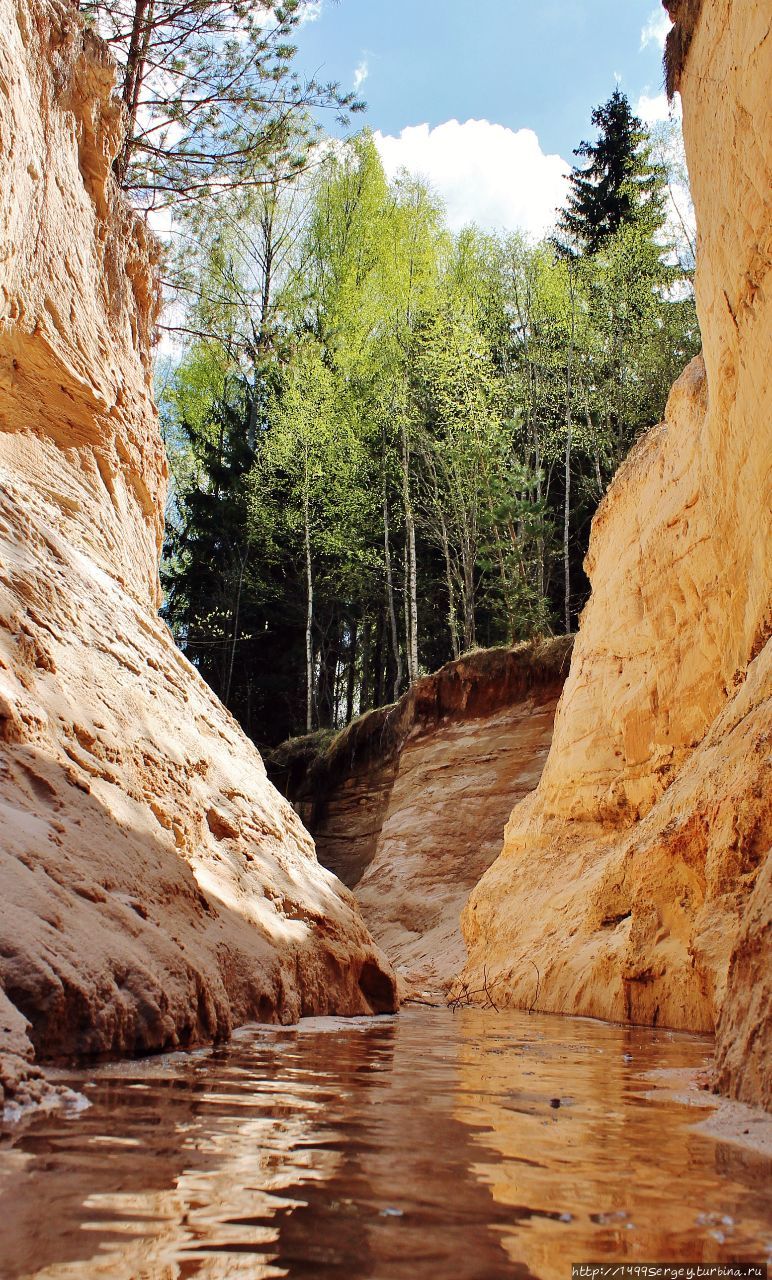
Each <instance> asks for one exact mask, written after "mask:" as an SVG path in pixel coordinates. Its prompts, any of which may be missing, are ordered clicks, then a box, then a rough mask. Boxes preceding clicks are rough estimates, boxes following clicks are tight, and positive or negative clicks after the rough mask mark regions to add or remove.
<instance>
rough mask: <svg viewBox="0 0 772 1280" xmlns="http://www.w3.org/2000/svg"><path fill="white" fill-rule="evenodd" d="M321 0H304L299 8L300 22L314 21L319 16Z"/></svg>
mask: <svg viewBox="0 0 772 1280" xmlns="http://www.w3.org/2000/svg"><path fill="white" fill-rule="evenodd" d="M322 4H323V0H305V4H303V5H302V6H301V9H300V21H301V22H316V19H317V18H319V17H321V13H322Z"/></svg>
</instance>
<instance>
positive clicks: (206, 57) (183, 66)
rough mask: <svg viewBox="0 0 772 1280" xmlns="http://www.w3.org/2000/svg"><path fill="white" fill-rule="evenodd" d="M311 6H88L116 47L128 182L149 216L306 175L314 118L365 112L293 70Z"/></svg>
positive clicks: (212, 1) (121, 176)
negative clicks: (311, 114) (323, 112)
mask: <svg viewBox="0 0 772 1280" xmlns="http://www.w3.org/2000/svg"><path fill="white" fill-rule="evenodd" d="M306 4H307V0H281V2H277V0H84V3H83V4H82V6H81V9H82V12H83V13H84V14H85V16H86V19H87V20H88V21H90V22H92V23H93V24H94V26H95V27H96V28H97V30H98V31H99V33H100V34H101V35H102V36H103V37H104V39H105V40H106V41H107V43H108V44H109V45H110V48H111V50H112V53H113V55H114V57H115V60H116V62H117V65H118V92H119V94H120V97H121V100H122V103H123V106H124V109H125V118H126V123H127V130H126V137H125V142H124V145H123V149H122V151H121V153H120V155H119V156H118V158H117V159H116V162H115V170H116V175H117V177H118V180H119V182H120V183H121V184H122V186H124V187H125V188H126V189H127V190H130V191H131V192H132V193H133V194H134V197H135V199H136V200H137V201H138V203H140V204H141V205H142V206H143V207H145V208H158V207H164V206H168V205H173V206H174V207H175V208H176V209H177V210H178V211H179V209H180V207H181V206H184V205H185V204H189V203H191V202H193V203H195V202H197V201H199V200H204V201H207V202H210V203H211V202H212V200H213V199H214V197H215V195H218V196H219V195H222V193H224V192H225V193H227V192H229V191H231V190H233V189H239V190H244V189H245V188H246V187H250V186H254V187H258V188H259V187H260V186H262V185H263V183H264V182H265V181H266V179H267V178H270V177H271V176H272V175H273V176H275V175H276V174H278V173H285V174H286V173H289V172H292V171H293V170H296V169H300V168H302V167H303V165H304V164H305V161H306V159H307V154H308V146H309V143H310V141H311V140H312V138H313V136H314V131H313V130H312V129H311V128H310V126H309V124H308V111H309V109H311V108H319V107H321V108H329V109H332V110H334V111H335V112H336V113H338V114H339V115H341V114H342V116H343V117H346V116H347V115H348V113H349V112H351V111H358V110H361V109H362V108H363V103H361V102H360V101H358V100H357V99H356V97H355V95H354V94H352V93H342V92H341V91H340V88H339V86H338V85H336V84H322V83H319V82H317V81H316V80H313V79H312V80H310V81H307V80H305V79H303V78H302V77H301V76H300V75H299V73H298V72H297V71H296V70H295V68H294V65H293V60H294V56H295V51H296V50H295V46H294V44H293V38H294V35H295V32H296V30H297V27H298V24H299V23H300V22H301V21H302V18H303V11H304V8H305V7H306Z"/></svg>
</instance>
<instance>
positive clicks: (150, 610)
mask: <svg viewBox="0 0 772 1280" xmlns="http://www.w3.org/2000/svg"><path fill="white" fill-rule="evenodd" d="M112 82H113V73H112V67H111V64H110V60H109V57H108V56H107V54H106V52H105V49H104V46H102V45H101V43H100V42H99V41H98V40H97V39H96V38H95V37H94V36H92V35H91V34H89V33H88V32H87V31H86V30H85V29H84V27H83V25H82V23H81V21H80V18H79V16H78V14H77V13H76V11H75V10H74V8H73V7H72V6H70V5H69V4H63V3H59V0H0V154H1V155H2V159H3V171H2V172H3V181H2V186H1V187H0V816H1V818H2V831H3V838H2V849H1V850H0V859H1V860H2V884H3V912H2V924H0V983H1V984H2V988H3V990H4V993H5V994H4V995H2V993H0V998H1V999H2V1009H3V1018H2V1020H0V1050H1V1051H2V1059H1V1061H0V1066H1V1067H2V1071H0V1075H2V1078H3V1080H4V1082H5V1086H6V1089H7V1092H8V1093H10V1094H14V1093H18V1094H19V1095H20V1096H23V1094H24V1092H25V1089H26V1092H27V1093H28V1094H29V1092H30V1090H31V1091H32V1092H34V1091H35V1088H36V1086H35V1085H34V1083H33V1084H32V1085H30V1084H29V1082H28V1083H27V1084H26V1085H23V1084H22V1081H23V1080H24V1077H25V1076H26V1077H29V1076H30V1074H31V1072H30V1068H29V1065H28V1060H29V1058H30V1057H31V1056H32V1054H33V1050H34V1051H35V1052H36V1053H37V1054H38V1055H42V1056H45V1055H51V1054H61V1053H70V1052H76V1051H77V1052H90V1053H97V1052H109V1053H122V1052H128V1053H136V1052H139V1051H142V1050H153V1049H160V1048H166V1047H170V1046H175V1045H185V1044H190V1043H195V1042H196V1041H199V1040H201V1039H207V1038H212V1037H217V1036H221V1035H224V1034H227V1032H228V1031H229V1030H230V1028H231V1026H232V1025H233V1024H234V1023H236V1022H238V1021H241V1020H244V1019H247V1018H254V1017H259V1018H267V1019H281V1020H291V1019H295V1018H297V1017H298V1016H299V1015H300V1014H301V1013H310V1012H332V1011H335V1012H339V1013H364V1012H369V1011H370V1010H379V1009H391V1008H393V1006H394V990H395V988H394V979H393V975H392V974H391V971H390V969H389V966H388V964H387V963H386V961H385V960H384V959H383V958H382V957H381V956H380V954H379V953H378V951H377V950H376V948H375V947H374V946H373V943H372V941H371V939H370V937H369V935H368V933H367V931H366V929H365V927H364V925H363V924H362V922H361V919H360V917H359V914H358V912H357V909H356V905H355V902H354V900H353V898H352V896H351V895H350V894H349V893H348V892H347V891H346V890H345V889H343V887H342V886H341V885H340V884H338V883H337V882H336V881H335V880H334V878H333V877H332V876H331V875H330V874H329V873H328V872H327V871H325V870H324V869H323V868H321V867H320V866H319V865H318V863H317V861H316V858H315V856H314V851H313V846H312V843H311V841H310V839H309V837H308V835H307V834H306V832H305V831H304V830H303V828H302V826H301V824H300V822H299V821H298V819H297V817H296V816H295V814H294V813H293V811H292V809H291V808H290V806H289V805H288V804H287V803H286V802H285V801H283V800H282V799H281V797H280V796H279V795H278V794H277V793H276V792H275V791H274V789H273V787H272V786H271V785H270V784H269V782H268V781H267V778H266V776H265V770H264V768H263V765H262V762H261V760H260V758H259V756H258V754H257V752H256V751H255V750H254V748H253V747H252V745H251V744H250V743H249V741H248V740H247V739H246V738H245V736H244V735H243V733H241V731H240V730H239V728H238V726H237V725H236V724H235V722H234V721H233V719H232V718H231V716H230V715H229V714H228V713H227V712H226V711H225V710H224V709H223V708H222V707H221V706H220V705H219V704H218V702H217V701H216V699H215V698H214V697H213V695H212V694H211V692H210V691H209V689H208V688H207V687H206V686H205V684H204V683H203V681H202V680H201V679H200V678H199V677H198V676H197V674H196V672H195V671H194V670H193V668H192V667H191V666H190V665H189V664H188V663H187V662H186V661H185V659H184V658H183V657H182V656H181V655H180V654H179V652H178V651H177V650H176V648H175V646H174V644H173V642H172V639H171V636H170V635H169V633H168V631H167V629H166V627H165V626H164V625H163V623H161V622H160V621H159V619H158V617H157V612H156V608H157V604H158V585H157V567H158V553H159V546H160V539H161V532H162V524H163V503H164V496H165V489H166V466H165V460H164V454H163V448H162V444H161V439H160V435H159V431H158V424H157V420H156V414H155V410H154V407H153V404H152V398H151V390H150V342H151V336H152V327H153V322H154V316H155V309H156V304H157V291H156V283H155V272H154V258H155V249H154V247H153V244H152V243H151V241H150V240H149V238H148V236H147V234H146V232H145V230H144V227H143V225H142V223H141V222H140V221H139V220H138V219H137V218H135V217H134V215H133V214H132V213H131V211H130V210H129V209H128V207H127V206H126V205H125V204H124V203H123V201H122V198H121V197H120V195H119V193H118V192H117V190H116V188H115V186H114V183H113V180H112V176H111V161H112V157H113V155H114V154H115V152H116V149H117V146H118V143H119V137H120V128H121V121H120V114H119V108H118V107H117V105H116V103H115V100H114V99H113V98H112V96H111V91H112ZM32 1074H34V1072H33V1073H32Z"/></svg>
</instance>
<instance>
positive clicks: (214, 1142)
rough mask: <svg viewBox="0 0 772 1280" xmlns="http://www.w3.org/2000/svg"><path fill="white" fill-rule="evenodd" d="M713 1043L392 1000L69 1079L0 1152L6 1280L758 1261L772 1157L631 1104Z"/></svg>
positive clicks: (671, 1108) (687, 1118)
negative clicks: (63, 1093)
mask: <svg viewBox="0 0 772 1280" xmlns="http://www.w3.org/2000/svg"><path fill="white" fill-rule="evenodd" d="M709 1051H710V1041H708V1040H707V1039H705V1038H702V1037H695V1036H687V1035H681V1034H678V1033H673V1032H667V1031H656V1030H650V1029H645V1028H635V1027H617V1026H608V1025H606V1024H603V1023H597V1022H591V1021H589V1020H585V1019H581V1020H579V1019H563V1018H551V1017H545V1016H538V1015H534V1016H532V1017H529V1016H528V1015H527V1014H522V1013H501V1014H493V1013H482V1012H480V1011H477V1010H471V1009H469V1010H462V1011H460V1012H459V1013H457V1014H455V1015H452V1014H450V1013H449V1012H447V1011H445V1010H430V1009H407V1010H405V1011H403V1013H401V1014H400V1015H399V1016H398V1017H396V1018H378V1019H356V1020H353V1021H351V1022H343V1021H340V1020H337V1019H329V1018H322V1019H309V1020H307V1021H306V1022H304V1023H303V1024H301V1026H300V1027H298V1028H286V1027H280V1028H271V1027H252V1028H249V1029H245V1030H242V1031H240V1032H239V1033H238V1034H237V1036H236V1037H235V1038H234V1040H233V1042H232V1043H231V1044H230V1045H228V1046H225V1047H221V1048H216V1049H210V1050H205V1051H200V1052H197V1053H195V1054H172V1055H168V1056H166V1057H164V1058H156V1059H145V1060H142V1061H136V1062H131V1063H125V1062H124V1063H118V1064H111V1065H109V1066H105V1067H100V1068H99V1069H97V1070H94V1071H92V1072H88V1073H87V1072H70V1073H67V1076H66V1081H67V1083H68V1084H69V1085H70V1087H72V1088H73V1089H75V1090H77V1091H78V1092H80V1093H85V1094H86V1096H87V1097H88V1098H89V1100H90V1102H91V1106H90V1108H89V1109H88V1110H86V1111H82V1112H81V1113H80V1114H76V1115H71V1116H67V1115H52V1116H48V1117H41V1118H40V1119H39V1120H37V1121H36V1122H34V1123H33V1124H32V1125H31V1126H30V1127H29V1128H28V1129H27V1130H26V1131H24V1132H23V1133H22V1134H20V1135H18V1136H17V1137H16V1138H15V1140H13V1145H11V1146H9V1147H6V1149H5V1150H4V1152H3V1155H2V1159H1V1160H0V1214H1V1215H2V1222H3V1224H4V1225H3V1232H2V1239H1V1240H0V1275H2V1276H3V1277H4V1278H6V1280H21V1278H22V1277H25V1278H28V1280H32V1278H33V1277H34V1278H35V1280H43V1278H45V1280H74V1278H75V1277H77V1278H78V1280H81V1278H82V1280H86V1278H88V1280H91V1278H92V1277H94V1278H95V1280H101V1277H105V1278H108V1277H109V1280H185V1278H187V1277H200V1278H201V1280H225V1277H227V1278H228V1280H262V1278H263V1277H274V1276H290V1277H314V1278H318V1280H325V1278H326V1277H332V1276H336V1277H340V1276H345V1277H346V1278H347V1280H360V1278H361V1280H402V1278H403V1277H404V1280H408V1278H409V1280H445V1277H447V1278H448V1280H451V1278H452V1280H473V1278H474V1280H497V1278H498V1277H505V1276H510V1277H511V1276H526V1275H534V1276H539V1277H545V1278H546V1280H552V1277H555V1280H557V1277H561V1278H563V1277H565V1276H566V1275H567V1274H570V1272H569V1270H568V1265H569V1264H570V1262H571V1261H581V1260H588V1259H603V1258H614V1259H627V1260H629V1261H663V1260H690V1261H705V1262H708V1261H725V1260H729V1259H735V1260H738V1261H758V1260H760V1259H762V1258H763V1257H764V1256H765V1252H768V1251H769V1249H770V1240H769V1237H770V1234H771V1233H770V1209H771V1208H772V1201H771V1199H770V1191H769V1187H770V1182H771V1180H770V1176H769V1175H770V1172H771V1170H770V1162H769V1161H768V1160H766V1159H764V1158H763V1157H760V1156H758V1155H756V1154H755V1153H753V1152H750V1151H746V1150H744V1149H742V1148H739V1147H737V1146H730V1145H729V1144H726V1143H720V1142H716V1141H714V1140H713V1139H711V1138H709V1137H706V1136H704V1135H701V1134H697V1133H695V1132H694V1128H693V1125H694V1121H695V1115H694V1112H693V1111H692V1110H691V1109H690V1108H687V1107H685V1106H683V1105H681V1104H679V1103H677V1102H674V1101H673V1100H671V1099H668V1098H667V1096H666V1095H664V1094H663V1095H662V1096H661V1097H660V1096H657V1095H655V1096H654V1097H653V1098H652V1097H647V1096H646V1094H647V1093H649V1091H650V1090H651V1080H650V1079H647V1072H649V1071H651V1070H653V1069H659V1070H664V1069H667V1070H673V1069H678V1068H685V1067H686V1068H693V1067H697V1066H700V1065H701V1064H702V1062H703V1061H704V1059H705V1058H706V1056H707V1054H708V1053H709Z"/></svg>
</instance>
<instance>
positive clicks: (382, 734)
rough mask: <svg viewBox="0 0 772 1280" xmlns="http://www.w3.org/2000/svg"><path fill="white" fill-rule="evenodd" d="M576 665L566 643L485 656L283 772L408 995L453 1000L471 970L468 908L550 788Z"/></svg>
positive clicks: (273, 762)
mask: <svg viewBox="0 0 772 1280" xmlns="http://www.w3.org/2000/svg"><path fill="white" fill-rule="evenodd" d="M570 652H571V640H570V638H566V637H564V638H559V639H556V640H550V641H540V642H536V643H534V644H528V645H521V646H518V647H516V648H514V649H489V650H478V651H476V652H473V653H470V654H467V655H465V656H464V657H463V658H459V659H457V660H456V661H455V662H449V663H448V664H447V665H446V666H445V667H443V668H442V669H441V670H440V671H437V672H435V673H434V674H433V675H429V676H425V677H423V678H422V679H420V680H418V681H417V682H416V683H415V684H414V685H413V687H412V688H411V689H410V690H409V691H408V692H407V693H406V694H404V696H403V697H402V698H401V699H400V701H399V702H398V703H396V704H395V705H394V706H392V707H382V708H379V709H378V710H377V711H370V712H368V713H367V714H366V715H364V716H362V717H361V718H360V719H359V720H356V721H354V723H353V724H351V725H350V726H349V727H348V728H347V729H345V730H344V731H343V732H342V733H340V734H339V735H338V736H337V737H336V738H335V739H334V740H333V741H332V742H331V743H324V742H322V743H320V742H319V739H318V738H313V737H312V738H308V739H296V740H294V741H292V742H289V743H287V744H285V745H284V746H283V747H282V748H279V749H278V751H277V752H276V753H274V755H273V757H272V758H271V759H270V760H269V768H270V770H271V772H272V774H273V775H274V776H275V778H276V781H277V783H278V785H279V786H280V788H281V789H282V790H283V791H285V793H286V794H288V795H289V796H290V797H291V798H292V800H293V802H294V803H295V805H296V807H297V809H298V811H299V813H300V815H301V817H302V818H303V821H304V822H305V823H306V825H307V826H308V828H309V830H310V831H311V832H312V833H313V835H314V838H315V841H316V849H317V854H318V856H319V859H320V861H321V862H323V863H324V865H325V866H327V867H330V868H331V869H332V870H333V871H334V872H335V873H336V875H338V876H340V877H341V879H342V880H343V881H344V882H345V883H346V884H347V885H349V886H350V887H351V888H352V889H353V890H354V894H355V896H356V898H357V901H358V903H359V905H360V908H361V910H362V914H363V916H364V919H365V921H366V923H367V926H368V928H369V929H370V930H371V932H372V934H373V936H374V938H375V939H376V941H377V942H378V943H379V945H380V946H381V947H383V949H384V951H385V952H386V954H387V955H388V956H389V959H390V960H391V961H392V963H393V964H394V966H395V968H396V970H397V973H398V975H399V977H400V979H401V981H402V984H403V985H402V991H403V994H404V995H414V996H415V995H418V994H421V995H423V996H429V997H430V998H435V997H437V996H438V995H442V994H443V993H444V992H445V991H446V990H447V988H448V986H449V985H450V982H451V980H452V978H453V977H454V975H455V974H456V973H457V972H458V970H459V968H460V967H461V966H462V964H463V963H464V959H465V955H466V953H465V950H464V945H463V942H462V939H461V931H460V928H459V916H460V913H461V909H462V907H463V906H464V903H465V902H466V899H467V897H468V895H469V892H470V890H471V889H472V888H473V886H474V885H475V884H476V883H477V881H478V880H479V879H480V876H481V875H482V874H483V872H484V871H485V870H487V868H488V867H489V866H490V864H491V863H492V862H493V860H494V858H495V857H496V855H497V854H498V853H499V851H500V848H501V839H502V833H503V830H504V824H505V822H506V820H507V818H508V816H509V813H510V810H511V808H512V803H513V801H514V800H516V799H518V798H519V797H522V796H525V795H527V794H528V792H530V791H532V790H533V788H534V787H535V786H536V784H537V782H538V781H539V777H540V776H541V771H542V768H543V766H544V761H545V760H546V758H547V752H548V750H549V745H550V742H551V740H552V727H553V722H554V718H555V708H556V706H557V701H558V698H559V696H560V691H561V689H562V687H563V682H564V680H565V677H566V674H567V671H568V663H569V656H570Z"/></svg>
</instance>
